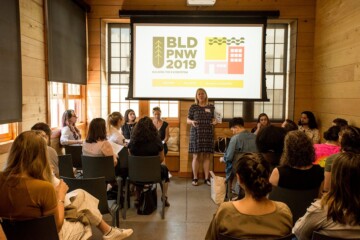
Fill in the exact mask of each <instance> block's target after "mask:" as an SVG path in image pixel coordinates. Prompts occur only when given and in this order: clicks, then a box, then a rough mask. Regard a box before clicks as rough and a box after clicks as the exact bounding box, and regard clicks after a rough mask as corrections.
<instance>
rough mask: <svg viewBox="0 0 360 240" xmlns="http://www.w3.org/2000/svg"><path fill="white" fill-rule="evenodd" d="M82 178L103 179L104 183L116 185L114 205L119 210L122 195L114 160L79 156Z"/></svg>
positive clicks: (117, 220)
mask: <svg viewBox="0 0 360 240" xmlns="http://www.w3.org/2000/svg"><path fill="white" fill-rule="evenodd" d="M81 162H82V167H83V177H84V178H96V177H105V181H106V183H113V182H115V181H116V183H117V187H118V189H117V196H116V204H117V205H118V209H119V210H120V197H121V196H122V193H123V188H122V179H121V178H120V177H116V176H115V167H114V158H113V156H107V157H89V156H84V155H82V156H81ZM105 187H106V186H105ZM116 222H119V212H117V213H116Z"/></svg>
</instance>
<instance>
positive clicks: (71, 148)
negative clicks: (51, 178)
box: [64, 145, 82, 170]
mask: <svg viewBox="0 0 360 240" xmlns="http://www.w3.org/2000/svg"><path fill="white" fill-rule="evenodd" d="M64 147H65V154H70V155H71V158H72V163H73V167H74V168H76V169H78V170H81V169H82V165H81V155H82V146H81V145H65V146H64Z"/></svg>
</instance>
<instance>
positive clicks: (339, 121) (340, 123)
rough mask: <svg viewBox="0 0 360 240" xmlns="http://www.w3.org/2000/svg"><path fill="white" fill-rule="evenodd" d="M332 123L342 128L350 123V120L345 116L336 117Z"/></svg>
mask: <svg viewBox="0 0 360 240" xmlns="http://www.w3.org/2000/svg"><path fill="white" fill-rule="evenodd" d="M331 124H332V125H333V126H339V127H340V128H341V129H343V128H344V127H347V126H348V125H349V124H348V121H346V120H345V119H343V118H335V119H334V120H333V121H332V123H331Z"/></svg>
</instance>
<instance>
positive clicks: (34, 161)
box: [3, 130, 52, 182]
mask: <svg viewBox="0 0 360 240" xmlns="http://www.w3.org/2000/svg"><path fill="white" fill-rule="evenodd" d="M43 135H44V132H43V131H41V130H32V131H25V132H22V133H20V135H19V136H17V138H16V139H15V140H14V142H13V144H12V146H11V149H10V152H9V156H8V159H7V163H6V167H5V169H4V171H3V172H4V174H5V176H12V175H18V174H27V175H29V176H30V177H32V178H35V179H40V180H45V181H48V182H51V179H52V174H51V168H50V165H49V160H48V151H47V144H46V140H45V139H44V137H43Z"/></svg>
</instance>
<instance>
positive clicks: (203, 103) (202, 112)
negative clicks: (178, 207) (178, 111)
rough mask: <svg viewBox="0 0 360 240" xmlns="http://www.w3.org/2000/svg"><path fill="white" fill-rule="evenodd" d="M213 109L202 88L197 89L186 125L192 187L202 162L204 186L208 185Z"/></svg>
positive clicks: (213, 121)
mask: <svg viewBox="0 0 360 240" xmlns="http://www.w3.org/2000/svg"><path fill="white" fill-rule="evenodd" d="M214 112H215V107H214V105H212V104H209V99H208V95H207V93H206V91H205V89H203V88H198V89H197V90H196V94H195V103H194V104H192V105H191V107H190V109H189V113H188V117H187V120H186V122H187V124H191V128H190V141H189V153H192V154H193V160H192V171H193V180H192V185H193V186H197V185H198V171H199V168H200V162H201V161H203V168H204V175H205V184H207V185H209V186H210V185H211V183H210V176H209V175H210V158H211V154H212V153H213V152H214V127H213V125H215V124H216V120H215V118H214Z"/></svg>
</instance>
